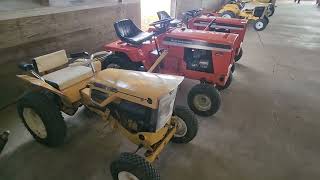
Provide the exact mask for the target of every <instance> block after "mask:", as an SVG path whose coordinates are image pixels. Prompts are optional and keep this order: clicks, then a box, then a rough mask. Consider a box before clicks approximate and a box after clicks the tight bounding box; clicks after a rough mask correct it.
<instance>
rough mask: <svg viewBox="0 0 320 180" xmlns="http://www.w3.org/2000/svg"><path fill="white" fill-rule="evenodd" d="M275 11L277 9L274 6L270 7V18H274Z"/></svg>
mask: <svg viewBox="0 0 320 180" xmlns="http://www.w3.org/2000/svg"><path fill="white" fill-rule="evenodd" d="M274 11H275V8H274V5H273V4H272V5H270V7H269V11H268V17H271V16H273V14H274Z"/></svg>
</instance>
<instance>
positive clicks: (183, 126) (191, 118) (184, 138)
mask: <svg viewBox="0 0 320 180" xmlns="http://www.w3.org/2000/svg"><path fill="white" fill-rule="evenodd" d="M173 117H174V118H175V120H176V124H177V131H176V133H175V134H174V136H173V138H172V139H171V141H172V142H174V143H179V144H186V143H188V142H190V141H192V140H193V138H194V137H196V135H197V132H198V120H197V118H196V117H195V115H194V114H193V112H192V111H190V110H189V109H188V108H186V107H183V106H176V107H175V109H174V113H173Z"/></svg>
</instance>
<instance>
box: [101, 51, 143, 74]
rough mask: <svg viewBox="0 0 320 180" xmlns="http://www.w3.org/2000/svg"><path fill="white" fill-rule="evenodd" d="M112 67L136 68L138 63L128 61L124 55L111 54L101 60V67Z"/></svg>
mask: <svg viewBox="0 0 320 180" xmlns="http://www.w3.org/2000/svg"><path fill="white" fill-rule="evenodd" d="M107 68H114V69H127V70H135V71H136V70H138V69H139V65H137V64H136V63H134V62H132V61H130V59H129V58H128V57H127V56H125V55H121V54H120V55H118V54H111V55H109V56H107V57H106V58H105V59H104V61H102V69H107Z"/></svg>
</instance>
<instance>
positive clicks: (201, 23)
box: [158, 9, 248, 71]
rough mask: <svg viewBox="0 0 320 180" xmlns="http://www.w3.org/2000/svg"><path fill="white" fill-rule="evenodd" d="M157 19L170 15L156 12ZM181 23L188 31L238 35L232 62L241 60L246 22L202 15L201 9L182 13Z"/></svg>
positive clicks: (216, 15)
mask: <svg viewBox="0 0 320 180" xmlns="http://www.w3.org/2000/svg"><path fill="white" fill-rule="evenodd" d="M158 17H159V19H165V18H170V15H169V14H168V13H167V12H165V11H160V12H158ZM177 22H179V21H178V20H177V19H175V20H173V21H171V22H170V23H171V24H176V23H177ZM182 22H183V23H184V25H185V26H186V27H187V28H189V29H196V30H205V31H213V32H224V33H233V34H238V35H239V38H238V39H237V41H236V43H235V48H236V56H235V58H234V60H235V62H237V61H239V60H240V59H241V57H242V54H243V50H242V43H243V40H244V36H245V34H246V28H247V24H248V20H245V19H235V18H230V19H227V18H222V17H219V16H218V14H216V13H207V14H203V13H202V9H196V10H190V11H187V12H185V13H183V17H182ZM233 68H234V66H233ZM232 71H234V69H233V70H232Z"/></svg>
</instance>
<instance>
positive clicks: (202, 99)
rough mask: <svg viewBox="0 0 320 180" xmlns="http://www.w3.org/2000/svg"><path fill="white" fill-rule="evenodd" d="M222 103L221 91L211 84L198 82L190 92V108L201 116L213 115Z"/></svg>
mask: <svg viewBox="0 0 320 180" xmlns="http://www.w3.org/2000/svg"><path fill="white" fill-rule="evenodd" d="M220 104H221V97H220V93H219V91H218V90H217V89H216V88H215V87H214V86H213V85H211V84H205V83H201V84H197V85H195V86H194V87H193V88H192V89H191V90H190V92H189V94H188V105H189V107H190V109H191V110H192V111H193V112H194V113H195V114H197V115H200V116H211V115H213V114H215V113H216V112H218V110H219V108H220Z"/></svg>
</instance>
